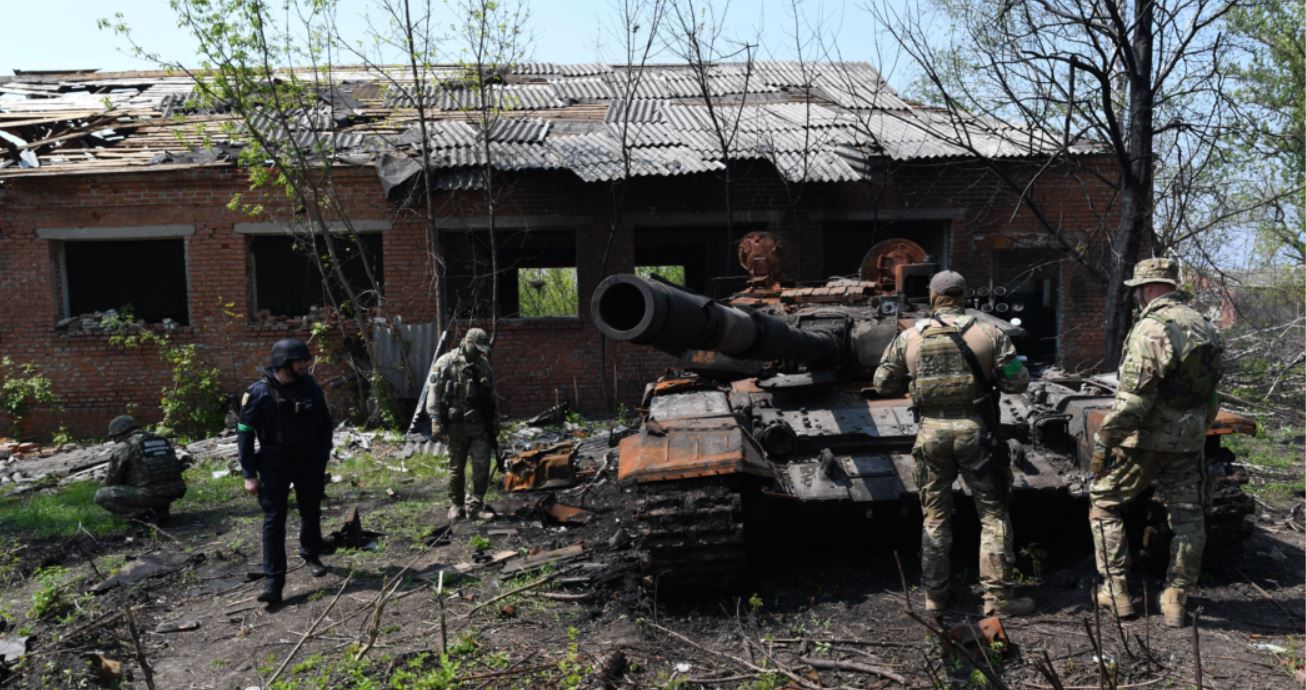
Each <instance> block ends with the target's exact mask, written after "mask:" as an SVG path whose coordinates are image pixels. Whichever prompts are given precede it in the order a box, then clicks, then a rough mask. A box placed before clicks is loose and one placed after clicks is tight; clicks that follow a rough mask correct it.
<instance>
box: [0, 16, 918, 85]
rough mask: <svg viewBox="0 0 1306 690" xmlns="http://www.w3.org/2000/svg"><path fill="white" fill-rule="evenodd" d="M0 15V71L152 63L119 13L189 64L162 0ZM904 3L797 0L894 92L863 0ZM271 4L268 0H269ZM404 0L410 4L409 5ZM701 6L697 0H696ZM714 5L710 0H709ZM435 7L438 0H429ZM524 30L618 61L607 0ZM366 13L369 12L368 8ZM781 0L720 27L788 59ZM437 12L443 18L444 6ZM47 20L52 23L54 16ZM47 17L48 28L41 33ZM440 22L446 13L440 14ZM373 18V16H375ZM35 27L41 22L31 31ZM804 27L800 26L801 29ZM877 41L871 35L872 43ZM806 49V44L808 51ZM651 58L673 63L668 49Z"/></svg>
mask: <svg viewBox="0 0 1306 690" xmlns="http://www.w3.org/2000/svg"><path fill="white" fill-rule="evenodd" d="M0 1H2V2H3V5H5V7H4V9H3V12H0V15H3V16H4V20H5V24H6V25H7V26H8V27H29V28H28V29H26V30H23V29H20V30H17V31H12V30H11V31H6V32H5V39H4V40H3V41H0V74H10V73H12V71H13V70H14V69H33V70H35V69H74V68H88V67H97V68H100V69H101V70H125V69H149V68H152V67H154V65H152V64H149V63H147V62H143V61H140V60H137V59H135V58H133V57H131V56H129V55H127V54H125V52H124V44H123V42H122V40H121V39H120V38H118V37H116V36H114V35H112V34H111V33H109V32H106V31H101V30H99V29H98V28H97V27H96V20H97V19H98V18H100V17H104V16H108V15H109V14H111V13H112V12H114V11H117V12H121V13H122V14H123V15H124V17H125V20H126V22H127V23H128V24H129V25H130V26H131V27H132V30H133V33H134V34H135V35H136V36H137V37H138V40H140V41H141V43H142V44H144V45H145V46H146V47H148V48H150V49H153V50H157V51H158V52H159V53H160V54H162V55H164V56H166V57H169V58H170V59H176V60H179V61H186V62H194V61H193V60H191V59H190V58H191V57H192V56H193V54H194V53H193V47H192V46H193V42H192V41H191V40H190V38H189V37H188V36H187V35H186V33H185V32H184V31H182V30H181V29H179V28H177V26H176V22H175V20H174V18H173V14H172V11H171V9H170V8H169V7H168V2H167V0H111V1H110V2H106V3H99V4H97V3H89V2H86V0H43V1H42V2H30V1H24V0H0ZM906 1H907V0H852V1H848V2H844V1H843V0H799V3H800V4H799V7H800V11H801V12H802V14H803V15H804V16H805V22H807V23H808V24H819V25H820V26H821V27H822V30H821V33H822V34H823V35H825V36H826V37H827V38H826V41H827V43H828V44H829V45H830V46H831V48H830V51H831V52H833V51H836V50H837V51H838V53H839V54H841V55H842V57H843V58H844V59H855V60H864V61H868V62H871V63H872V64H875V65H877V66H878V67H879V68H880V70H881V71H882V72H883V73H885V76H886V77H888V78H889V81H890V83H892V84H893V85H894V86H896V87H898V88H899V89H902V88H904V87H905V86H906V85H907V83H908V81H910V79H909V77H908V74H907V72H908V70H907V68H906V65H905V61H901V60H898V59H897V53H896V50H895V49H894V48H893V46H892V42H891V41H889V40H888V39H887V37H886V36H883V35H882V34H881V33H880V32H879V31H878V29H877V24H876V22H875V20H874V18H873V17H872V16H871V13H870V12H868V11H867V10H866V9H864V5H865V3H868V2H874V3H877V4H878V5H882V6H889V7H894V8H897V7H901V6H902V5H903V4H905V2H906ZM339 2H340V7H341V9H340V12H339V20H340V23H341V24H342V25H352V26H354V27H356V28H355V29H353V31H356V32H357V36H356V37H355V38H362V37H363V36H364V35H365V33H366V31H365V29H363V28H362V27H363V26H364V25H365V22H364V21H363V19H362V17H363V15H364V13H365V12H368V11H369V8H370V7H374V5H375V0H339ZM272 4H273V5H276V4H278V3H277V2H276V0H273V2H272ZM414 4H417V3H416V2H415V3H414ZM699 4H702V0H699ZM716 4H717V6H718V7H720V6H722V3H721V2H720V0H717V1H716ZM432 5H433V6H435V7H440V8H442V7H443V6H444V4H443V3H442V2H440V1H439V0H435V1H434V2H432ZM530 9H531V14H532V16H531V19H530V22H529V29H530V31H531V32H532V35H533V41H532V47H533V50H532V53H533V55H532V57H533V59H534V60H536V61H539V62H618V61H620V58H619V55H620V54H621V46H620V44H619V43H618V41H619V39H617V38H614V31H613V25H614V19H615V17H616V16H617V12H616V10H615V9H614V0H534V1H533V2H531V3H530ZM371 11H372V12H375V10H374V9H372V10H371ZM791 11H792V10H791V6H790V2H789V0H733V2H731V3H730V6H729V12H728V14H727V18H726V21H725V26H726V28H727V33H728V34H729V35H732V36H734V37H737V38H739V39H746V40H749V41H750V42H754V41H757V39H758V38H760V41H757V42H759V43H760V45H761V48H760V51H759V59H779V60H786V59H795V57H796V49H795V45H794V39H793V33H794V31H793V19H792V16H791ZM445 12H446V16H451V15H448V13H447V11H445ZM56 18H57V20H56ZM51 21H56V23H57V24H58V27H59V28H58V31H57V32H51V31H49V30H48V28H49V27H50V22H51ZM446 23H447V20H446ZM378 24H379V22H378ZM41 27H45V28H41ZM810 32H811V29H810V28H809V29H804V33H807V34H808V35H810ZM877 38H878V40H877ZM809 50H810V49H809ZM660 57H661V61H663V62H675V61H676V58H675V56H674V55H671V54H663V55H662V56H660Z"/></svg>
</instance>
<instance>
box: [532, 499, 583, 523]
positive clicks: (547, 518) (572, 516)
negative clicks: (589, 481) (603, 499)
mask: <svg viewBox="0 0 1306 690" xmlns="http://www.w3.org/2000/svg"><path fill="white" fill-rule="evenodd" d="M535 514H536V515H538V516H539V517H540V519H541V520H543V521H544V523H545V524H550V523H551V524H556V525H573V526H574V525H587V524H589V521H590V518H591V517H593V516H592V515H591V514H590V512H589V511H588V510H585V509H584V508H577V507H576V506H569V505H567V504H565V503H559V502H558V497H557V496H555V495H553V494H548V495H546V496H545V497H544V498H541V499H540V500H539V502H537V503H536V504H535Z"/></svg>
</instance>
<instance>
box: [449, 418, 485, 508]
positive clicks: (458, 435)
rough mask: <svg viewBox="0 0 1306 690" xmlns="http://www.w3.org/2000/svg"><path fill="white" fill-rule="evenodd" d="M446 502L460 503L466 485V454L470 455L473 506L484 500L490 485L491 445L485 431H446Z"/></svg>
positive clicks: (458, 429) (456, 504)
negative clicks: (470, 432)
mask: <svg viewBox="0 0 1306 690" xmlns="http://www.w3.org/2000/svg"><path fill="white" fill-rule="evenodd" d="M448 444H449V502H450V503H452V504H453V505H455V506H460V505H462V504H463V498H464V495H465V494H466V487H467V456H468V455H471V457H472V499H471V503H472V505H473V506H478V505H481V504H482V503H484V501H485V492H486V490H487V489H489V488H490V456H491V454H492V451H493V449H492V447H491V446H490V437H489V436H487V435H486V434H484V433H480V434H467V433H464V431H463V430H462V429H460V428H457V427H455V428H453V429H450V430H449V434H448Z"/></svg>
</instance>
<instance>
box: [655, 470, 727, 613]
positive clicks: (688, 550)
mask: <svg viewBox="0 0 1306 690" xmlns="http://www.w3.org/2000/svg"><path fill="white" fill-rule="evenodd" d="M637 491H638V492H639V495H638V498H637V499H636V502H635V521H636V524H637V526H638V529H639V539H638V541H637V542H636V555H637V558H638V559H639V567H640V571H641V572H642V573H643V575H644V577H645V582H646V584H648V585H649V586H652V587H656V588H657V590H658V591H661V592H677V593H682V594H684V593H695V592H703V593H709V592H718V591H722V590H726V589H730V588H732V587H735V586H736V585H738V584H739V583H740V582H741V581H742V579H743V576H744V573H745V570H746V568H747V565H748V553H747V549H746V548H745V543H744V512H743V501H742V498H741V496H740V494H739V490H738V487H737V486H735V484H734V483H733V482H722V481H711V480H691V481H671V482H659V483H656V484H651V485H646V486H643V487H640V488H639V489H637Z"/></svg>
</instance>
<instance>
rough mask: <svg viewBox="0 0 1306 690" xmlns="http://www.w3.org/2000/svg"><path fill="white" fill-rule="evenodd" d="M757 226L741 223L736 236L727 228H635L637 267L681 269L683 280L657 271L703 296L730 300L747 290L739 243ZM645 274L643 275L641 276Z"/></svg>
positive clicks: (735, 228)
mask: <svg viewBox="0 0 1306 690" xmlns="http://www.w3.org/2000/svg"><path fill="white" fill-rule="evenodd" d="M763 229H765V228H764V227H763V226H761V225H757V224H743V223H739V224H736V225H735V226H734V232H733V234H732V233H730V232H729V231H728V230H727V228H726V227H725V226H724V225H720V226H702V227H674V228H668V227H637V228H635V266H636V272H637V273H639V270H640V267H653V268H656V267H667V266H670V267H677V268H679V273H680V275H679V279H678V280H677V279H676V278H673V277H672V276H671V275H667V274H666V273H662V272H660V271H656V270H654V271H653V272H656V273H659V274H660V275H661V276H662V277H663V278H666V279H667V280H670V281H672V282H675V283H679V284H680V285H683V286H685V287H686V288H688V289H690V290H692V291H694V292H697V293H699V294H702V295H709V296H712V297H727V296H729V295H730V294H732V293H734V292H736V291H738V290H741V289H743V287H744V284H745V280H746V278H747V276H746V274H745V272H744V269H743V268H742V267H741V266H740V265H739V255H738V248H737V247H736V242H738V240H739V238H740V237H743V236H744V235H746V234H748V233H750V232H753V231H754V230H763ZM641 275H642V274H641Z"/></svg>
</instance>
